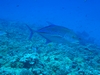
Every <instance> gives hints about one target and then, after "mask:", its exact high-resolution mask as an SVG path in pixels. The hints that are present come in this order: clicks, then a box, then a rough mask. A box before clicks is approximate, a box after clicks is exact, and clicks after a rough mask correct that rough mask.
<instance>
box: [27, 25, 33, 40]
mask: <svg viewBox="0 0 100 75" xmlns="http://www.w3.org/2000/svg"><path fill="white" fill-rule="evenodd" d="M26 26H27V28H28V29H29V31H30V35H29V37H28V39H29V40H31V39H32V36H33V33H34V30H32V28H30V27H29V26H28V25H27V24H26Z"/></svg>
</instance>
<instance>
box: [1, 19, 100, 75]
mask: <svg viewBox="0 0 100 75" xmlns="http://www.w3.org/2000/svg"><path fill="white" fill-rule="evenodd" d="M31 27H32V26H31ZM0 30H1V31H4V32H6V33H7V34H4V35H3V34H2V35H0V75H100V49H99V48H98V47H97V46H96V45H94V44H90V43H89V44H86V45H81V44H72V45H65V44H57V43H53V42H51V43H48V44H47V43H46V39H45V38H43V37H41V36H40V35H38V34H36V33H35V34H34V35H33V37H32V39H31V40H28V36H29V30H28V29H27V27H26V26H25V24H24V23H18V22H11V21H4V20H1V21H0Z"/></svg>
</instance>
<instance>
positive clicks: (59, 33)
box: [26, 24, 79, 43]
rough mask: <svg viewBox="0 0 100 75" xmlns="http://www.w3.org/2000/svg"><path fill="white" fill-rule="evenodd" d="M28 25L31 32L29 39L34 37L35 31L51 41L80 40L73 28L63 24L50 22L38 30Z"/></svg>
mask: <svg viewBox="0 0 100 75" xmlns="http://www.w3.org/2000/svg"><path fill="white" fill-rule="evenodd" d="M26 26H27V27H28V29H29V30H30V32H31V33H30V37H29V39H31V38H32V35H33V33H34V32H37V33H38V34H40V35H41V36H42V37H44V38H46V39H47V41H49V42H50V41H51V42H56V43H73V42H78V41H79V40H78V37H77V35H76V34H75V33H74V32H73V31H72V30H70V29H68V28H66V27H63V26H58V25H54V24H50V25H49V26H46V27H43V28H41V29H39V30H37V31H34V30H32V29H31V28H30V27H29V26H28V25H26Z"/></svg>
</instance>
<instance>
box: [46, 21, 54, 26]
mask: <svg viewBox="0 0 100 75" xmlns="http://www.w3.org/2000/svg"><path fill="white" fill-rule="evenodd" d="M46 22H47V23H48V24H49V26H56V25H55V24H53V23H51V22H49V21H46Z"/></svg>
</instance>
